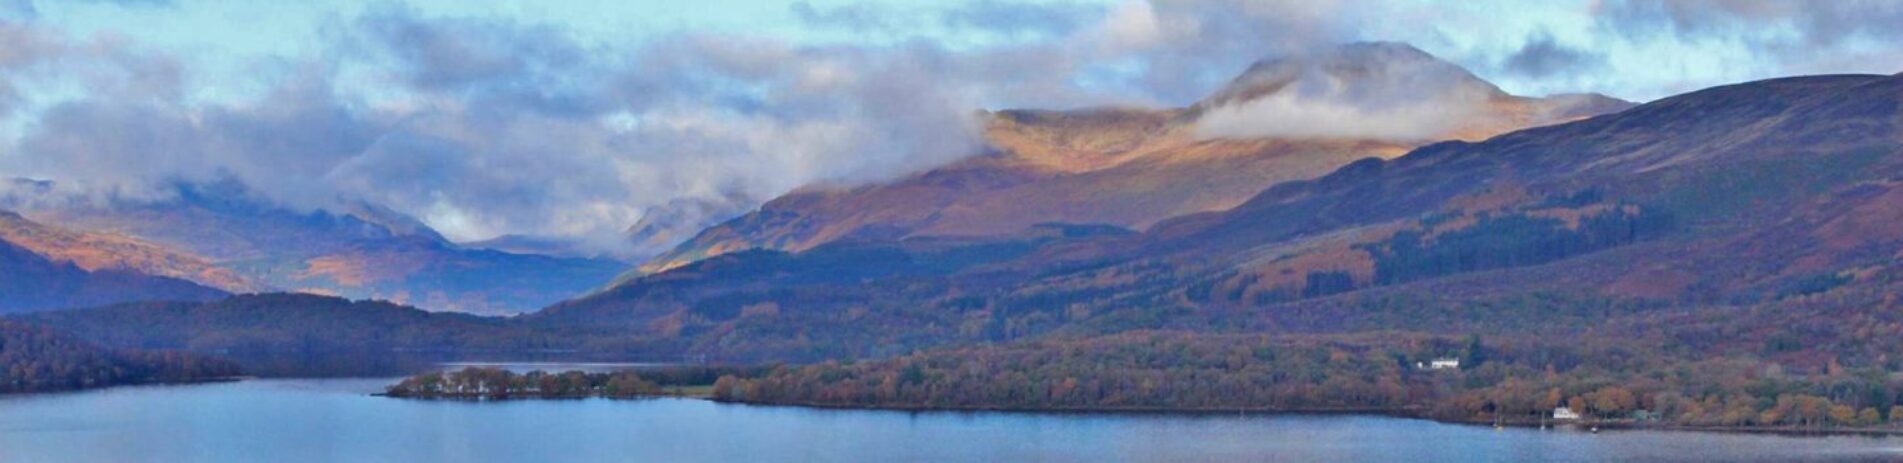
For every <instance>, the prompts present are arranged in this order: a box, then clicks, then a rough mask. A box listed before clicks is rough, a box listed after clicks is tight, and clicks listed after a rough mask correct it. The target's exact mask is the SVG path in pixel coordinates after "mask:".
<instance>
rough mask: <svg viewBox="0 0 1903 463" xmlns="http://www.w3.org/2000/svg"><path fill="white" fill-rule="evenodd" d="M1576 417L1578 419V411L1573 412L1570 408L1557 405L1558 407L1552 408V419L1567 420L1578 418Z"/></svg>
mask: <svg viewBox="0 0 1903 463" xmlns="http://www.w3.org/2000/svg"><path fill="white" fill-rule="evenodd" d="M1578 419H1579V412H1575V411H1573V409H1571V408H1567V407H1559V408H1554V409H1553V421H1568V420H1578Z"/></svg>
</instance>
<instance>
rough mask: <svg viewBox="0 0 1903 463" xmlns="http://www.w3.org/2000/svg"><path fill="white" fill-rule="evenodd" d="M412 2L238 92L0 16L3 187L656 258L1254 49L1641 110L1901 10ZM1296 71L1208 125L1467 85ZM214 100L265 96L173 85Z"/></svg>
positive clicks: (1888, 47) (1851, 48) (1222, 128)
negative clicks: (520, 238) (743, 218)
mask: <svg viewBox="0 0 1903 463" xmlns="http://www.w3.org/2000/svg"><path fill="white" fill-rule="evenodd" d="M4 1H8V0H0V2H4ZM147 3H161V4H162V3H166V2H147ZM0 5H7V6H11V7H12V9H13V10H17V11H27V10H31V8H32V6H33V4H31V3H27V2H21V1H20V0H11V2H10V3H4V4H0ZM161 6H162V5H161ZM197 7H200V5H196V4H194V3H192V2H185V3H181V4H176V5H170V6H169V7H168V8H141V9H137V11H134V12H133V13H129V14H147V15H164V14H168V13H171V12H174V11H176V10H179V9H190V8H197ZM0 8H4V7H0ZM421 8H424V7H422V6H418V7H403V6H397V7H372V8H369V9H368V10H366V12H364V13H361V14H352V15H350V16H346V17H338V18H334V19H330V20H329V21H331V22H330V23H327V24H326V26H327V27H324V28H322V29H323V30H324V33H323V34H321V35H320V36H318V37H313V38H312V40H313V43H311V44H310V48H311V50H309V51H306V52H301V53H307V54H305V55H297V56H270V57H267V58H266V59H263V60H261V61H264V62H263V63H261V64H258V65H257V66H258V67H259V68H260V69H263V70H264V71H265V72H260V73H258V77H255V78H256V79H257V81H255V82H228V81H200V80H195V79H201V78H203V77H202V76H201V75H198V74H194V73H193V72H192V71H194V69H192V68H191V66H192V64H191V63H194V62H196V61H195V60H194V59H193V57H192V56H190V54H191V53H195V51H185V50H177V49H173V50H154V49H147V48H143V47H142V45H141V44H139V43H135V42H133V41H132V40H130V39H128V38H127V37H126V36H124V35H114V34H109V33H108V34H100V35H98V36H92V37H76V36H72V35H70V34H68V33H67V32H66V31H61V30H58V29H53V27H55V26H54V25H48V24H43V23H39V22H33V23H8V22H0V43H5V44H7V46H5V47H0V135H7V137H0V143H4V145H0V174H5V175H9V176H29V177H34V178H42V179H50V180H57V181H59V182H60V183H59V185H61V186H60V188H62V189H66V190H72V192H75V193H76V194H79V193H83V194H84V195H87V196H89V197H95V198H119V199H121V200H145V201H162V200H165V199H166V197H167V193H166V192H167V191H168V188H170V187H171V186H175V185H176V184H177V183H178V182H199V183H204V182H222V181H235V182H241V183H243V184H245V185H247V186H248V187H249V188H251V189H253V190H255V191H257V192H258V194H259V195H262V196H264V197H267V198H270V199H271V200H273V201H276V202H278V203H281V204H284V205H287V206H290V207H294V208H306V209H308V208H329V207H339V205H342V204H350V203H353V202H357V201H362V202H369V203H372V204H377V205H382V206H387V207H389V208H391V209H394V210H397V211H400V212H403V213H407V214H411V215H415V216H417V217H420V218H422V219H424V220H426V221H427V222H428V223H430V224H431V225H432V226H435V227H438V228H441V229H443V231H445V232H446V233H447V234H449V235H450V236H452V237H454V238H458V239H465V240H468V239H482V238H488V237H492V236H497V235H510V234H513V235H531V236H553V237H564V238H572V239H575V240H578V241H582V242H588V243H594V244H595V245H596V246H598V247H600V248H602V249H603V250H611V251H614V252H618V253H640V252H652V249H651V248H652V247H654V246H656V245H653V244H647V245H638V246H637V245H627V244H623V243H628V242H631V241H632V240H628V239H625V237H626V233H627V232H628V229H629V228H630V227H631V226H634V225H636V224H639V223H643V222H644V221H645V222H646V223H648V224H659V225H657V226H660V227H664V228H669V229H670V230H668V231H667V233H651V234H648V235H647V236H668V237H676V239H678V238H685V237H686V236H688V235H691V234H692V233H693V231H694V230H696V229H698V228H699V227H701V226H704V225H706V224H707V222H711V221H715V220H720V219H722V218H725V217H727V216H729V215H731V214H732V213H733V211H735V210H738V209H744V208H748V207H752V206H754V205H757V204H759V203H760V202H762V201H765V200H767V199H770V198H772V197H775V196H778V195H780V194H784V193H786V192H788V191H791V190H793V189H795V188H798V187H801V186H805V185H808V184H814V183H829V184H843V185H851V184H858V183H864V182H876V181H881V180H886V179H891V178H896V177H899V176H903V175H907V174H909V173H913V172H917V171H919V170H921V169H927V168H930V167H933V166H939V165H943V164H945V163H949V162H954V161H956V160H957V159H960V158H962V157H964V156H969V155H972V154H975V153H978V152H980V147H979V145H978V143H979V140H978V129H977V127H976V126H975V124H976V121H974V120H973V114H974V112H975V111H977V110H980V109H1002V108H1014V107H1030V108H1059V109H1062V108H1076V107H1085V106H1097V105H1151V106H1181V105H1188V104H1193V103H1195V102H1197V101H1199V100H1202V99H1203V98H1205V97H1206V96H1207V95H1209V94H1210V93H1211V92H1212V91H1213V90H1216V89H1219V88H1221V87H1222V86H1223V85H1224V84H1226V83H1228V82H1229V81H1230V80H1231V79H1233V78H1234V77H1235V76H1236V74H1238V73H1239V72H1242V71H1243V70H1244V69H1246V68H1247V67H1248V66H1249V65H1250V64H1251V63H1254V62H1256V61H1257V60H1259V59H1262V58H1264V57H1288V56H1299V55H1301V54H1302V53H1303V52H1305V51H1307V50H1315V49H1319V48H1322V47H1327V46H1332V45H1336V44H1340V43H1346V42H1354V41H1361V40H1401V41H1407V42H1410V43H1414V44H1416V45H1419V46H1421V48H1423V49H1427V50H1430V51H1433V52H1435V54H1437V55H1439V56H1442V57H1446V58H1449V59H1452V60H1455V61H1456V62H1459V63H1462V64H1464V65H1466V66H1467V67H1468V68H1470V69H1475V70H1479V71H1482V72H1483V73H1485V74H1487V75H1486V77H1488V78H1489V79H1491V80H1494V81H1496V82H1503V83H1505V84H1506V86H1507V87H1509V88H1514V89H1516V90H1525V89H1532V90H1560V91H1573V90H1600V91H1609V92H1611V93H1613V94H1615V95H1618V96H1626V97H1636V98H1650V97H1657V96H1661V95H1664V94H1669V93H1671V92H1675V91H1682V90H1689V89H1690V88H1695V87H1702V86H1709V85H1714V84H1720V83H1726V82H1731V81H1737V80H1745V79H1751V78H1762V77H1770V76H1775V75H1785V74H1792V73H1812V72H1832V71H1842V70H1866V69H1870V68H1887V69H1884V70H1883V72H1885V73H1893V72H1897V71H1899V70H1903V69H1894V68H1895V67H1896V65H1895V64H1894V63H1897V62H1900V61H1898V60H1899V59H1903V55H1900V54H1899V51H1898V50H1900V49H1903V46H1899V45H1900V44H1903V32H1900V31H1903V28H1896V27H1894V25H1895V24H1898V23H1903V13H1899V10H1903V6H1899V5H1898V4H1895V3H1891V2H1826V1H1817V2H1750V1H1725V0H1690V1H1672V2H1666V1H1642V0H1605V1H1602V2H1595V3H1593V5H1592V6H1591V7H1590V8H1577V7H1573V6H1567V5H1547V4H1535V5H1528V4H1523V3H1513V4H1492V3H1485V2H1481V3H1472V4H1469V3H1464V2H1463V3H1460V4H1453V5H1448V4H1440V5H1421V4H1418V3H1417V2H1411V1H1398V0H1397V1H1387V0H1374V1H1370V2H1344V1H1330V0H1320V1H1313V0H1301V1H1298V0H1171V1H1160V0H1159V1H1138V0H1126V1H1121V2H1117V3H1114V4H1110V5H1104V4H1093V3H1073V2H1064V1H1054V2H1028V1H1026V2H1019V1H1016V0H979V1H973V2H965V3H958V4H949V5H929V6H926V5H913V4H898V3H854V4H851V5H849V6H841V7H821V6H816V5H811V4H804V3H799V4H793V5H792V6H790V7H789V11H788V12H789V13H790V16H792V17H793V19H794V20H797V21H800V25H801V26H802V27H806V28H811V29H824V30H826V31H829V32H839V31H845V32H849V33H853V34H862V35H863V36H866V37H871V36H875V35H876V36H877V39H878V40H871V39H868V40H866V41H864V42H863V43H855V44H836V43H825V42H817V41H815V42H801V41H798V40H791V39H788V38H785V37H770V36H761V35H757V34H750V33H744V32H740V33H735V32H727V33H713V32H695V31H685V32H670V33H653V34H648V35H642V36H640V37H639V38H638V39H626V38H616V37H602V36H584V35H579V34H581V33H582V32H581V31H580V30H578V29H573V28H569V27H567V26H565V25H563V24H559V23H531V22H524V21H523V20H521V19H519V18H515V17H507V16H486V17H485V16H480V15H445V14H434V13H431V12H427V11H422V10H421ZM160 29H163V28H160ZM1300 82H1301V83H1300V84H1299V85H1297V86H1296V87H1295V88H1297V89H1298V90H1299V91H1295V92H1288V93H1284V94H1278V95H1276V96H1275V97H1273V98H1266V99H1261V100H1259V101H1256V102H1254V103H1251V104H1246V105H1245V104H1234V105H1219V106H1213V107H1210V108H1206V109H1208V110H1209V111H1208V112H1207V113H1206V114H1205V116H1204V119H1203V120H1202V121H1201V124H1202V125H1201V129H1200V130H1203V134H1204V135H1205V136H1210V137H1241V136H1264V135H1274V136H1324V137H1374V138H1407V139H1411V138H1418V137H1422V136H1426V135H1431V134H1435V133H1440V131H1442V130H1444V129H1445V128H1446V126H1447V125H1448V124H1449V123H1450V122H1449V121H1450V120H1457V119H1459V117H1455V116H1459V115H1460V114H1462V111H1463V108H1466V107H1467V106H1466V105H1469V104H1471V102H1472V99H1473V98H1474V97H1473V96H1472V95H1470V94H1468V93H1460V92H1455V93H1444V92H1424V91H1420V90H1419V88H1421V87H1418V86H1416V85H1414V84H1409V83H1406V82H1400V83H1397V84H1395V85H1392V86H1387V87H1382V86H1377V87H1380V88H1391V89H1392V90H1384V91H1380V92H1370V91H1366V90H1355V89H1351V88H1349V87H1343V86H1340V85H1337V84H1338V82H1335V81H1333V80H1330V79H1329V78H1327V76H1325V75H1320V74H1308V75H1305V76H1304V78H1303V79H1301V81H1300ZM233 86H236V87H244V88H260V89H262V90H261V91H258V92H256V94H255V95H253V96H250V97H244V96H234V97H228V98H222V99H207V98H198V97H196V96H195V95H198V94H199V92H197V90H199V89H203V88H208V87H233ZM1356 88H1358V87H1356ZM244 95H250V94H249V93H246V94H244ZM1450 111H1451V112H1452V115H1451V116H1450ZM8 131H14V132H17V133H8ZM8 138H11V139H8ZM637 228H640V227H637ZM635 247H640V249H635Z"/></svg>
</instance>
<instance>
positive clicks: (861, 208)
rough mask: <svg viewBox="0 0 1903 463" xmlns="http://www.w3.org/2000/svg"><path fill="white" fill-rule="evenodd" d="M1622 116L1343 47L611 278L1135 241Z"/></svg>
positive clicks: (996, 151)
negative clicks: (1366, 164)
mask: <svg viewBox="0 0 1903 463" xmlns="http://www.w3.org/2000/svg"><path fill="white" fill-rule="evenodd" d="M1629 105H1630V104H1629V103H1625V102H1623V101H1618V100H1615V99H1611V98H1606V97H1602V96H1591V95H1564V96H1557V97H1553V98H1544V99H1542V98H1525V97H1517V96H1512V95H1508V94H1506V93H1505V92H1503V91H1500V89H1498V88H1496V87H1494V86H1493V85H1492V84H1489V83H1486V82H1485V81H1482V80H1480V79H1479V78H1477V77H1474V76H1473V75H1472V74H1469V73H1467V72H1466V71H1465V70H1463V69H1460V68H1459V67H1458V66H1455V65H1453V64H1450V63H1447V62H1445V61H1441V60H1439V59H1436V58H1434V57H1433V56H1430V55H1427V54H1426V53H1423V52H1421V51H1420V50H1417V49H1414V48H1413V47H1409V46H1407V45H1401V44H1390V43H1369V44H1354V45H1347V46H1343V47H1340V48H1337V49H1331V50H1326V51H1323V52H1319V53H1316V54H1315V55H1313V56H1297V57H1289V58H1284V59H1278V60H1271V61H1265V62H1263V63H1259V64H1257V65H1256V66H1255V67H1253V68H1251V69H1250V70H1249V71H1248V72H1246V73H1244V74H1243V75H1242V76H1240V77H1238V78H1237V79H1236V80H1235V82H1233V83H1232V84H1230V85H1229V86H1228V87H1225V88H1224V89H1222V90H1219V91H1218V92H1216V93H1215V94H1213V95H1212V96H1210V97H1209V98H1208V99H1206V100H1204V101H1202V102H1199V103H1197V104H1196V105H1194V106H1191V107H1189V108H1185V109H1167V110H1149V109H1131V108H1124V109H1089V110H1079V111H1034V110H1014V111H1001V112H998V113H995V114H991V115H990V116H989V119H988V120H987V127H986V132H985V136H986V139H987V141H988V142H989V144H990V146H991V148H992V150H993V152H992V153H990V154H986V155H983V156H978V157H974V158H971V159H968V160H966V161H963V162H959V163H956V164H954V165H951V166H946V167H943V168H940V169H936V170H933V171H930V172H926V173H922V174H919V175H916V176H914V177H911V178H907V179H904V180H899V181H896V182H891V183H885V184H878V185H869V186H862V187H857V188H850V189H839V188H828V187H814V188H809V189H806V190H803V191H798V192H794V193H791V194H788V195H786V196H783V197H781V198H779V199H775V200H773V201H771V202H769V203H767V204H766V205H764V206H762V207H761V208H760V209H759V210H758V211H755V212H753V213H750V214H747V215H744V216H742V217H739V218H736V219H733V220H732V221H729V222H726V223H723V224H721V225H718V226H715V227H712V228H709V229H707V230H705V231H703V232H701V233H700V234H699V235H698V236H695V237H694V238H693V239H690V240H688V241H687V242H685V243H683V244H681V245H680V246H678V247H676V248H674V249H673V250H672V251H669V252H668V253H665V254H663V255H661V256H659V257H655V258H653V259H651V260H649V261H648V262H646V263H645V264H643V265H641V266H640V267H639V268H638V269H636V271H635V272H633V273H631V274H630V275H627V276H624V278H627V277H633V276H638V275H641V274H646V273H652V272H656V271H660V270H664V269H668V268H673V267H677V266H680V265H683V264H686V263H688V262H692V261H694V260H698V259H703V258H706V257H710V256H715V255H720V254H725V253H729V252H734V251H739V250H744V249H753V248H764V249H776V250H785V251H800V250H805V249H810V248H813V247H815V246H818V245H820V244H823V243H827V242H832V241H836V240H840V239H847V238H855V239H856V238H871V239H896V238H902V237H908V236H1002V235H1008V234H1012V233H1017V232H1019V231H1022V230H1024V229H1025V228H1026V227H1029V226H1031V225H1034V224H1038V223H1044V222H1066V223H1078V224H1107V225H1114V226H1119V227H1125V228H1132V229H1144V228H1147V227H1149V226H1151V225H1152V224H1154V223H1156V222H1157V221H1159V220H1163V219H1165V218H1169V217H1173V216H1178V215H1183V214H1189V213H1196V212H1208V211H1217V210H1223V209H1228V208H1231V207H1234V206H1236V205H1237V204H1240V203H1241V202H1242V201H1243V200H1245V199H1247V198H1249V197H1250V196H1252V195H1254V194H1255V193H1256V192H1259V191H1261V190H1262V189H1263V188H1266V187H1268V186H1270V185H1274V184H1276V183H1280V182H1285V181H1290V180H1302V179H1309V178H1313V177H1316V176H1320V175H1322V174H1325V173H1328V172H1329V171H1332V170H1334V169H1335V168H1337V167H1340V166H1342V165H1345V164H1347V163H1349V162H1352V161H1354V160H1356V159H1362V158H1368V157H1379V158H1390V157H1394V156H1397V155H1399V154H1401V153H1403V152H1406V151H1407V150H1408V149H1410V148H1412V147H1415V146H1418V145H1420V144H1422V143H1426V142H1431V141H1435V140H1444V139H1452V138H1460V139H1479V138H1485V137H1487V136H1491V135H1494V134H1498V133H1501V132H1505V131H1508V130H1512V129H1517V128H1522V127H1528V126H1534V125H1541V124H1550V123H1555V122H1562V121H1567V120H1574V119H1578V118H1581V117H1585V116H1590V115H1594V114H1602V113H1606V112H1612V111H1617V110H1619V109H1623V108H1625V107H1628V106H1629ZM1430 109H1431V111H1430ZM1397 110H1404V111H1412V112H1413V113H1418V114H1422V116H1421V117H1416V118H1413V119H1410V120H1397V121H1392V122H1394V123H1392V124H1387V125H1388V126H1385V127H1380V128H1371V129H1368V130H1362V131H1343V132H1335V131H1332V130H1331V129H1330V128H1329V127H1295V126H1293V125H1292V124H1290V121H1284V120H1279V119H1277V118H1278V117H1284V116H1283V115H1286V114H1300V113H1302V112H1304V111H1317V112H1329V111H1332V112H1335V113H1340V112H1344V111H1345V112H1349V113H1351V114H1355V115H1363V114H1365V115H1376V114H1383V113H1387V112H1392V111H1397ZM1430 112H1432V114H1431V115H1430V114H1429V113H1430ZM1258 113H1269V114H1271V115H1269V116H1263V115H1261V114H1258ZM1339 122H1340V125H1341V126H1353V127H1362V126H1371V125H1373V124H1376V122H1372V121H1360V120H1354V121H1339ZM1402 126H1405V127H1402Z"/></svg>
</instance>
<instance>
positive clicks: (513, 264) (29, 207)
mask: <svg viewBox="0 0 1903 463" xmlns="http://www.w3.org/2000/svg"><path fill="white" fill-rule="evenodd" d="M175 192H176V194H175V195H174V196H175V197H172V198H165V199H157V200H125V199H121V200H112V201H92V200H88V199H79V198H68V197H63V196H60V195H59V194H58V193H57V191H56V189H54V188H51V186H50V185H48V186H46V187H45V188H42V189H41V191H40V192H39V193H38V194H37V195H30V196H29V194H30V193H32V192H31V191H28V192H27V193H20V192H18V191H16V192H15V195H14V196H15V197H13V198H12V200H13V207H17V208H19V211H20V212H21V213H22V215H24V216H25V217H28V218H31V219H33V220H34V221H38V222H42V223H50V224H54V225H58V226H60V227H62V228H66V229H70V230H79V231H82V232H86V233H89V234H90V235H89V236H118V237H130V238H133V239H136V240H138V241H141V242H144V243H150V244H153V245H156V246H159V247H164V248H170V249H173V250H176V251H173V252H171V253H170V254H168V255H174V256H177V255H190V256H198V257H196V258H194V259H196V260H198V261H201V262H203V263H208V265H210V266H213V267H214V268H210V269H206V268H204V267H202V266H200V265H199V264H197V263H194V264H191V265H182V266H181V267H180V268H179V269H174V270H165V271H158V270H154V272H155V273H157V274H182V273H187V272H193V273H197V271H194V270H193V269H202V271H203V272H211V273H212V274H217V275H228V276H229V275H235V278H236V279H237V280H242V281H244V282H249V283H248V284H237V283H230V287H231V288H232V289H234V290H236V291H237V292H253V291H255V290H258V289H261V288H275V289H278V290H290V291H299V292H310V293H319V294H333V295H339V296H345V297H351V298H360V299H362V298H374V299H386V300H392V301H398V302H401V303H408V304H415V305H418V306H421V307H426V308H430V309H434V310H452V311H465V312H477V313H514V312H521V311H526V310H531V309H534V308H537V307H541V306H543V305H546V304H549V303H552V302H555V301H559V300H562V299H564V298H568V297H572V296H574V295H576V294H581V293H584V292H586V291H588V290H590V289H594V288H597V287H599V286H600V284H601V282H603V281H608V280H609V279H611V278H612V277H613V276H614V275H615V274H616V273H618V272H620V271H621V270H622V269H623V268H624V266H625V264H621V263H619V262H617V261H613V260H607V259H584V258H567V257H551V256H542V255H533V254H518V253H510V252H502V251H495V250H489V249H479V248H470V247H465V246H462V245H458V244H456V243H452V242H450V241H448V240H446V239H444V238H443V237H442V236H441V235H440V234H438V233H437V232H436V231H435V230H433V229H431V228H430V227H429V226H428V225H425V224H423V223H422V222H420V221H418V220H416V219H414V218H411V217H408V216H405V215H403V214H400V213H397V212H395V211H391V210H388V209H385V208H381V207H377V206H374V205H369V204H361V203H358V204H350V205H346V206H345V207H341V208H339V209H340V211H339V212H332V211H329V210H321V209H320V210H312V211H296V210H291V209H288V208H285V207H282V206H279V205H277V204H275V203H273V202H271V201H268V200H264V199H261V198H258V197H256V196H255V195H254V194H252V193H251V192H250V191H249V190H248V189H247V188H245V187H244V186H242V185H235V184H228V183H225V184H181V185H177V187H176V191H175ZM19 196H27V197H24V198H22V197H19ZM69 241H71V240H69ZM94 242H95V243H97V242H98V240H94ZM145 249H150V248H149V247H148V248H145ZM86 252H91V251H86ZM55 254H59V253H55ZM66 254H73V253H66ZM179 260H180V261H185V260H191V259H179ZM78 261H84V260H78ZM135 268H136V267H135ZM189 278H197V277H189ZM221 278H222V277H221ZM217 283H218V284H219V285H221V286H225V285H226V284H227V283H228V282H217Z"/></svg>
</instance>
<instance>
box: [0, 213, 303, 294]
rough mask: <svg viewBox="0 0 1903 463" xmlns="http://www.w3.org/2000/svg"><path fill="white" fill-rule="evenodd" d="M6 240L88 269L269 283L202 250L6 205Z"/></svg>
mask: <svg viewBox="0 0 1903 463" xmlns="http://www.w3.org/2000/svg"><path fill="white" fill-rule="evenodd" d="M0 240H5V241H9V242H12V243H13V244H15V245H18V246H21V247H23V248H26V249H28V250H31V251H32V252H34V253H36V254H40V255H42V256H46V257H47V258H48V259H51V260H54V261H59V262H70V263H72V264H74V265H77V266H79V268H81V269H84V270H87V271H101V270H126V271H132V272H137V273H143V274H147V275H154V276H162V277H171V278H177V279H181V280H189V281H192V282H194V283H198V284H201V285H205V286H210V287H213V288H218V289H219V290H223V291H226V292H232V293H251V292H260V291H264V290H265V289H266V288H265V287H264V286H263V285H259V284H257V283H253V282H251V281H250V280H248V279H246V278H244V277H243V276H239V275H238V274H237V273H236V272H233V271H231V270H230V269H226V268H223V267H219V266H217V265H215V264H212V263H211V262H210V261H207V260H205V259H204V258H201V257H198V256H194V255H191V254H187V253H183V252H179V251H175V250H172V249H170V248H166V247H164V246H159V245H155V244H151V243H147V242H144V241H140V240H138V239H134V238H130V237H125V236H119V235H111V234H104V233H86V232H79V231H73V230H67V229H63V228H58V227H53V226H48V225H44V224H40V223H36V222H33V221H30V220H27V219H26V218H25V217H21V216H20V215H19V214H14V213H12V212H8V211H3V210H0Z"/></svg>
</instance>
